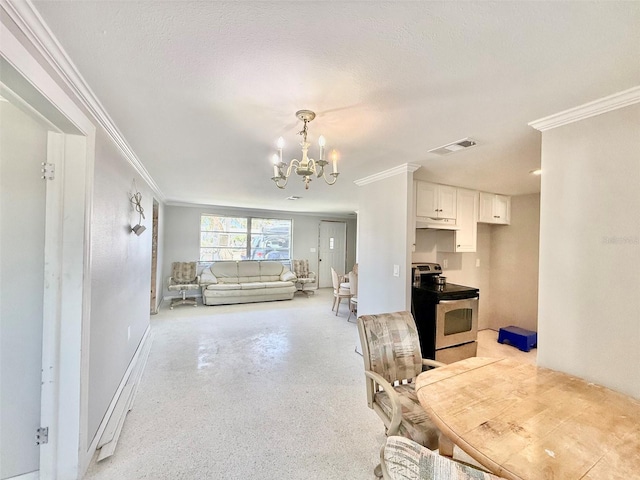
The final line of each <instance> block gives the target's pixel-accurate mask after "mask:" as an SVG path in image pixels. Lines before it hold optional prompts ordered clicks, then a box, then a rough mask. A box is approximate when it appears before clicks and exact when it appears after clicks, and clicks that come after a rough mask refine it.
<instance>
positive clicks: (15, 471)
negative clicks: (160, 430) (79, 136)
mask: <svg viewBox="0 0 640 480" xmlns="http://www.w3.org/2000/svg"><path fill="white" fill-rule="evenodd" d="M0 117H1V118H2V125H1V126H0V146H1V148H0V245H1V250H0V266H1V268H0V285H1V288H0V337H1V348H0V352H1V353H0V365H1V370H2V371H1V372H0V386H1V388H0V421H1V423H2V428H1V429H0V445H1V448H0V479H6V478H11V477H14V476H18V475H23V474H28V473H30V472H35V471H37V470H39V468H40V451H39V447H38V446H37V445H36V443H35V434H36V429H37V428H38V427H40V426H41V425H40V411H41V405H40V398H41V379H42V373H41V370H42V319H43V292H44V264H45V262H44V247H45V214H46V188H47V184H46V181H45V180H43V179H42V178H41V175H42V173H41V168H42V166H41V163H42V162H46V161H47V135H48V132H47V128H46V126H45V125H43V124H42V121H41V120H40V119H38V118H35V116H33V115H30V114H29V113H27V111H26V110H24V109H23V108H18V107H17V106H15V105H13V104H11V103H9V102H7V101H0Z"/></svg>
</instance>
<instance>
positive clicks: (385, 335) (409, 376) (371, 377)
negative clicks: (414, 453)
mask: <svg viewBox="0 0 640 480" xmlns="http://www.w3.org/2000/svg"><path fill="white" fill-rule="evenodd" d="M358 332H359V334H360V343H361V346H362V354H363V358H364V369H365V372H364V373H365V377H366V387H367V404H368V405H369V408H371V409H373V411H374V412H376V413H377V414H378V416H379V417H380V418H381V419H382V422H383V423H384V426H385V430H386V434H387V436H393V435H401V436H403V437H406V438H409V439H411V440H413V441H415V442H417V443H419V444H420V445H423V446H425V447H427V448H429V449H431V450H435V449H437V448H438V436H439V433H440V432H439V430H438V429H437V428H436V427H435V425H434V424H433V423H432V422H431V420H430V419H429V417H428V416H427V413H426V412H425V411H424V409H423V408H422V407H421V406H420V402H419V401H418V397H417V396H416V391H415V383H414V381H415V378H416V377H417V376H418V375H419V374H420V373H421V372H422V371H423V368H433V367H439V366H442V365H443V364H442V363H440V362H436V361H434V360H427V359H423V358H422V352H421V351H420V341H419V339H418V330H417V328H416V324H415V321H414V319H413V316H412V315H411V313H410V312H393V313H383V314H378V315H362V316H361V317H359V318H358ZM375 473H376V475H377V476H378V477H380V476H382V472H381V467H380V465H378V466H377V467H376V470H375Z"/></svg>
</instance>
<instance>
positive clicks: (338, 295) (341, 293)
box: [331, 267, 351, 316]
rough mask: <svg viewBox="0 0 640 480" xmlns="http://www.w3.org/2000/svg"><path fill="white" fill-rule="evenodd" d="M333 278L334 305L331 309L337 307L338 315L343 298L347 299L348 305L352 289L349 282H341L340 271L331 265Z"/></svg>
mask: <svg viewBox="0 0 640 480" xmlns="http://www.w3.org/2000/svg"><path fill="white" fill-rule="evenodd" d="M331 280H332V282H333V306H332V307H331V310H332V311H333V309H334V308H335V309H336V316H338V310H339V309H340V302H341V301H342V299H343V298H346V299H347V306H348V302H349V299H350V298H351V289H350V286H349V282H341V281H340V277H339V276H338V272H336V271H335V269H334V268H333V267H331Z"/></svg>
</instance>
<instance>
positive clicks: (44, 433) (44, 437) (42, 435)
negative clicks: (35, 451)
mask: <svg viewBox="0 0 640 480" xmlns="http://www.w3.org/2000/svg"><path fill="white" fill-rule="evenodd" d="M45 443H49V427H40V428H38V429H37V430H36V445H43V444H45Z"/></svg>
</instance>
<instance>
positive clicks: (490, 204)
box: [478, 192, 511, 225]
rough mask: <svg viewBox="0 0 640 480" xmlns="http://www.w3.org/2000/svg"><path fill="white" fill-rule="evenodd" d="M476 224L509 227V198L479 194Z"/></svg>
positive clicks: (484, 193) (492, 194) (491, 194)
mask: <svg viewBox="0 0 640 480" xmlns="http://www.w3.org/2000/svg"><path fill="white" fill-rule="evenodd" d="M478 222H480V223H496V224H500V225H509V224H510V223H511V197H508V196H506V195H497V194H495V193H486V192H480V213H479V215H478Z"/></svg>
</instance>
